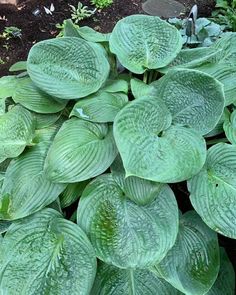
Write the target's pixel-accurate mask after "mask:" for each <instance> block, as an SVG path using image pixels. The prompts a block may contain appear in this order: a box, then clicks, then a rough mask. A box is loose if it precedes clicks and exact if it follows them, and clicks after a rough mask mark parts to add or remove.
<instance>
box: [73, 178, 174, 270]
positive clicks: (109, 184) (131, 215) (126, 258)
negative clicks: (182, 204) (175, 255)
mask: <svg viewBox="0 0 236 295" xmlns="http://www.w3.org/2000/svg"><path fill="white" fill-rule="evenodd" d="M77 220H78V224H79V225H80V226H81V228H82V229H83V230H84V231H85V232H86V233H87V235H88V237H89V239H90V241H91V243H92V245H93V246H94V249H95V252H96V255H97V257H98V258H99V259H101V260H103V261H104V262H106V263H108V264H113V265H115V266H118V267H121V268H136V267H140V268H145V267H147V266H150V265H153V264H154V263H155V262H157V261H161V260H162V259H163V258H164V256H165V255H166V253H167V251H168V250H169V249H170V248H171V247H172V246H173V245H174V242H175V239H176V236H177V232H178V207H177V203H176V200H175V196H174V194H173V192H172V190H171V189H170V188H169V186H168V185H163V186H162V189H161V190H160V191H159V192H156V197H155V198H154V200H153V201H152V202H150V203H148V204H147V205H145V206H139V205H137V204H136V203H134V202H132V201H131V200H130V199H129V198H127V196H126V194H125V192H124V191H123V190H122V188H121V187H120V186H119V185H118V183H117V182H116V181H115V179H114V178H113V176H112V174H105V175H102V176H100V177H98V178H96V179H95V180H94V181H92V182H91V183H90V184H89V185H88V186H87V187H86V189H85V190H84V192H83V194H82V197H81V199H80V202H79V207H78V211H77ZM166 233H168V234H166Z"/></svg>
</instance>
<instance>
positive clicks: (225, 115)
mask: <svg viewBox="0 0 236 295" xmlns="http://www.w3.org/2000/svg"><path fill="white" fill-rule="evenodd" d="M228 116H229V111H228V109H227V107H225V108H224V112H223V114H222V116H221V118H220V120H219V121H218V123H217V124H216V126H215V128H214V129H212V130H211V131H210V132H209V133H207V134H205V135H204V137H205V138H208V137H213V136H216V135H219V134H221V133H223V132H224V129H223V125H224V122H225V121H226V120H227V118H228Z"/></svg>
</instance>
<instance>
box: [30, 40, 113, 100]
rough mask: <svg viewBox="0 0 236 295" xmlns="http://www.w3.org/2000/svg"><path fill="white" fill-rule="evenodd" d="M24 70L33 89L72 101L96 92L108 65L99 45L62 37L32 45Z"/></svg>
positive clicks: (102, 81) (104, 78)
mask: <svg viewBox="0 0 236 295" xmlns="http://www.w3.org/2000/svg"><path fill="white" fill-rule="evenodd" d="M65 56H66V58H65ZM27 70H28V73H29V75H30V77H31V79H32V80H33V82H34V83H35V84H36V86H38V87H39V88H41V89H42V90H43V91H45V92H46V93H48V94H50V95H52V96H55V97H58V98H62V99H75V98H80V97H84V96H87V95H89V94H91V93H93V92H96V91H97V90H98V89H99V88H100V87H101V86H102V84H103V83H104V82H105V81H106V79H107V77H108V74H109V71H110V66H109V63H108V60H107V58H106V54H105V50H104V49H103V48H102V47H101V46H100V45H98V44H95V43H90V42H87V41H85V40H83V39H81V38H76V37H64V38H57V39H51V40H46V41H41V42H39V43H37V44H36V45H34V46H33V47H32V48H31V50H30V52H29V56H28V60H27Z"/></svg>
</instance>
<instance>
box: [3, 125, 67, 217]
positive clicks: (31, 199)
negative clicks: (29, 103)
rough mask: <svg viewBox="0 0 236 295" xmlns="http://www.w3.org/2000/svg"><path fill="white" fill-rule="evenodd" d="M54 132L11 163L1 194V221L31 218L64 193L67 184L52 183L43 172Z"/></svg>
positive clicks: (51, 131) (51, 130) (49, 133)
mask: <svg viewBox="0 0 236 295" xmlns="http://www.w3.org/2000/svg"><path fill="white" fill-rule="evenodd" d="M55 131H56V130H55V129H50V130H48V131H47V133H48V134H47V136H46V134H44V137H43V138H44V141H42V142H41V143H40V144H38V145H36V146H33V147H30V148H29V149H28V150H27V151H25V152H24V153H23V154H22V155H20V156H19V157H18V158H17V159H15V160H12V161H11V163H10V165H9V166H8V168H7V171H6V174H5V178H4V182H3V186H2V190H1V194H0V219H5V220H14V219H19V218H22V217H25V216H28V215H30V214H32V213H34V212H36V211H38V210H40V209H42V208H44V207H46V206H47V205H49V204H50V203H52V202H53V201H54V200H56V199H57V197H58V196H59V194H60V193H61V192H62V191H63V190H64V189H65V186H66V185H65V184H54V183H52V182H50V181H49V180H48V179H47V177H46V174H45V172H44V170H43V168H44V164H45V159H46V156H47V153H48V149H49V146H50V143H51V141H50V140H51V137H53V133H55ZM45 133H46V132H45Z"/></svg>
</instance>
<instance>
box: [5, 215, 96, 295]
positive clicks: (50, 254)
mask: <svg viewBox="0 0 236 295" xmlns="http://www.w3.org/2000/svg"><path fill="white" fill-rule="evenodd" d="M0 261H1V266H0V289H1V290H2V292H3V293H4V294H9V295H10V294H12V295H13V294H16V290H19V292H20V293H21V294H27V295H34V294H50V295H69V294H70V295H78V294H81V295H87V294H89V292H90V289H91V287H92V284H93V280H94V277H95V274H96V257H95V254H94V250H93V248H92V246H91V244H90V242H89V240H88V238H87V237H86V235H85V234H84V232H83V231H82V230H81V229H80V228H79V226H78V225H76V224H74V223H72V222H70V221H67V220H65V219H63V218H62V216H61V215H60V214H59V213H58V212H57V211H55V210H53V209H45V210H43V211H41V212H39V213H37V214H35V215H32V216H30V217H28V218H24V219H22V220H20V221H17V222H14V224H12V226H11V227H10V229H9V230H8V231H7V233H6V235H5V237H4V240H3V243H2V247H1V254H0ZM17 292H18V291H17Z"/></svg>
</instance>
